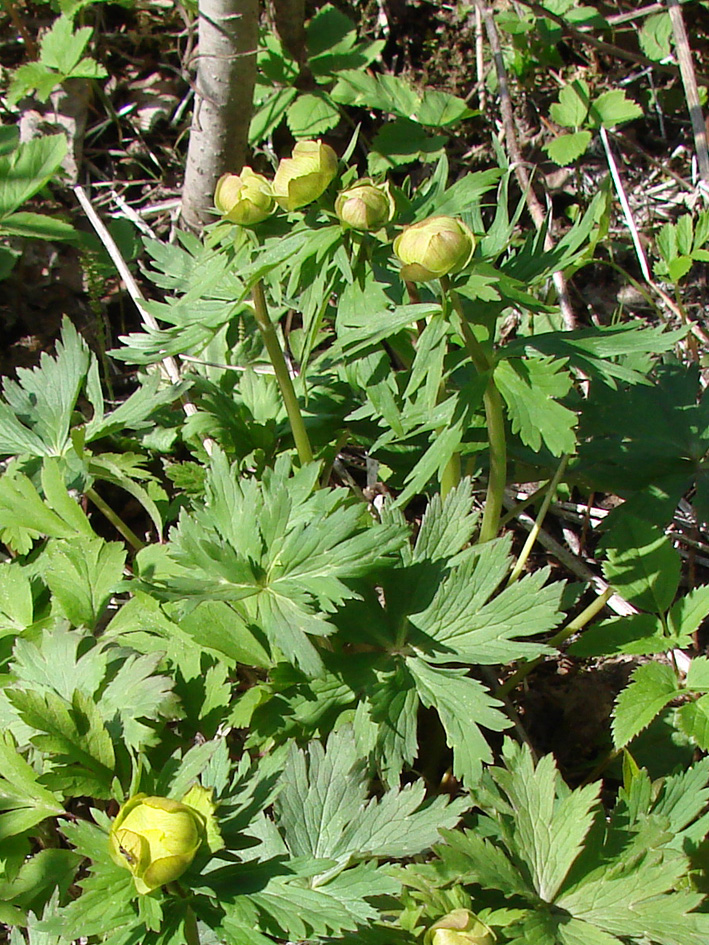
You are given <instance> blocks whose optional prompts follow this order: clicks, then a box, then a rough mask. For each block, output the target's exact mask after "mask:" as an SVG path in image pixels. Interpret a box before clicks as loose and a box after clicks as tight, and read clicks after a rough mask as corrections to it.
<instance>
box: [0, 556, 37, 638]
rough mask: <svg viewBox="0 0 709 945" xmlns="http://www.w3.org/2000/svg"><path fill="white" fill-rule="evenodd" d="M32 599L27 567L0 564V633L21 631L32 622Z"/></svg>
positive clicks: (6, 562)
mask: <svg viewBox="0 0 709 945" xmlns="http://www.w3.org/2000/svg"><path fill="white" fill-rule="evenodd" d="M33 617H34V600H33V597H32V584H31V582H30V578H29V574H28V572H27V569H25V568H23V567H22V566H21V565H20V564H18V563H13V562H11V561H3V562H2V563H1V564H0V635H4V634H5V633H8V632H9V633H13V632H17V633H22V632H23V630H25V629H27V627H29V625H30V624H31V623H32V620H33Z"/></svg>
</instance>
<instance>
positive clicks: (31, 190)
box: [0, 135, 67, 374]
mask: <svg viewBox="0 0 709 945" xmlns="http://www.w3.org/2000/svg"><path fill="white" fill-rule="evenodd" d="M66 149H67V143H66V138H65V137H64V135H48V136H47V137H44V138H33V139H32V140H31V141H27V142H25V143H23V144H20V145H19V146H18V147H17V148H16V149H15V150H14V151H12V152H11V153H10V154H6V155H3V156H2V157H0V221H2V219H3V218H4V217H6V216H8V215H9V214H11V213H14V212H15V210H18V209H19V207H21V206H22V204H23V203H24V202H25V201H26V200H29V199H30V197H33V196H34V195H35V194H36V193H37V191H38V190H41V189H42V187H44V185H45V184H46V183H47V181H48V180H50V178H51V177H53V176H54V174H55V173H56V171H57V170H58V168H59V165H60V164H61V162H62V160H63V158H64V155H65V154H66ZM45 357H46V356H45ZM18 374H19V370H18Z"/></svg>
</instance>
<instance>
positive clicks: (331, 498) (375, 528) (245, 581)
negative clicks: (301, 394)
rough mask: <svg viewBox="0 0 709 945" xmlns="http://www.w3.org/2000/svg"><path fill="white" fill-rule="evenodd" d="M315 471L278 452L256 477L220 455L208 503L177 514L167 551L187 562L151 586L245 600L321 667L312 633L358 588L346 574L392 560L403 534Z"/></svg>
mask: <svg viewBox="0 0 709 945" xmlns="http://www.w3.org/2000/svg"><path fill="white" fill-rule="evenodd" d="M318 471H319V468H318V466H317V464H310V465H309V466H306V467H303V468H302V469H300V470H299V471H297V472H295V473H293V474H291V468H290V462H289V460H288V458H287V457H286V456H282V457H280V458H279V460H278V461H277V462H276V467H275V469H274V470H270V471H267V472H266V473H265V475H264V478H263V481H262V482H261V483H258V482H257V481H256V480H254V479H247V478H242V479H239V478H237V475H235V473H234V472H232V470H231V469H230V467H229V464H228V463H227V461H226V459H225V457H224V456H223V455H222V454H216V455H215V456H214V458H213V461H212V467H211V470H210V475H209V477H208V480H207V483H206V500H205V502H204V504H202V505H195V508H194V511H193V512H192V513H189V514H187V513H183V514H182V515H181V517H180V523H179V526H178V528H177V529H175V530H174V531H173V533H172V535H171V539H172V540H171V545H170V553H171V555H172V557H173V558H174V559H175V560H176V561H177V563H178V564H180V565H181V566H182V567H183V568H184V569H185V570H184V572H183V574H181V575H179V576H177V575H175V576H174V577H172V576H167V577H166V579H165V580H164V582H155V583H154V584H153V587H154V588H155V591H156V593H159V594H161V595H163V596H164V597H166V598H167V599H173V600H179V599H184V598H191V599H192V601H193V603H196V602H197V601H199V600H227V601H232V602H235V601H243V602H244V603H243V604H242V607H244V611H242V613H244V614H245V615H246V616H247V619H248V620H251V621H253V623H254V624H255V626H257V627H260V628H261V629H262V630H263V632H264V633H265V635H266V637H267V638H268V639H269V641H270V642H271V643H272V644H273V645H275V646H276V647H278V648H279V649H280V650H281V651H282V652H283V653H284V655H285V656H286V657H288V658H289V659H292V660H294V661H295V662H297V663H298V664H299V665H300V666H301V668H302V669H304V670H305V671H306V672H309V673H316V672H318V671H319V670H320V667H321V664H320V658H319V656H318V654H317V652H316V650H315V648H314V647H313V645H312V643H311V642H310V640H309V639H308V636H309V635H315V636H322V635H328V634H330V633H332V632H333V629H334V627H333V625H332V624H331V623H330V621H329V618H328V614H330V613H331V612H332V611H333V609H334V608H335V607H336V606H337V605H338V604H340V603H342V602H343V601H344V600H347V599H350V598H352V597H354V596H356V592H355V591H354V590H352V589H351V588H350V587H349V585H348V584H347V583H346V581H347V580H351V579H353V578H355V577H361V576H364V575H365V574H367V573H368V572H369V571H371V570H373V569H374V568H378V567H381V566H386V565H387V564H393V563H394V560H393V558H392V557H391V556H392V555H393V553H394V552H395V551H396V550H397V549H398V548H399V547H401V545H402V543H403V542H404V541H405V539H406V531H405V529H404V528H403V527H401V526H394V525H379V524H376V523H373V522H372V520H371V518H369V517H368V516H366V514H364V510H363V508H362V507H361V506H359V505H357V504H355V503H352V502H351V501H349V497H348V496H347V495H346V493H345V491H344V490H327V489H321V490H318V491H313V490H314V487H315V482H316V478H317V475H318ZM346 500H347V501H346ZM160 583H162V586H160Z"/></svg>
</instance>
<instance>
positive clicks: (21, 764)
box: [0, 732, 64, 842]
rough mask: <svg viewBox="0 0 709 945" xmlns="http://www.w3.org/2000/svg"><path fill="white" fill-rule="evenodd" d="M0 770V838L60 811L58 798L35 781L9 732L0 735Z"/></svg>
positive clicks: (24, 829) (12, 834)
mask: <svg viewBox="0 0 709 945" xmlns="http://www.w3.org/2000/svg"><path fill="white" fill-rule="evenodd" d="M0 772H1V774H0V810H1V811H2V813H0V842H1V841H3V840H6V839H7V838H8V837H11V836H14V835H16V834H20V833H23V832H24V831H26V830H30V829H31V828H32V827H34V826H36V825H37V824H39V823H41V822H42V821H43V820H45V819H46V818H47V817H57V816H58V815H60V814H63V813H64V808H63V806H62V804H61V801H60V799H59V798H58V797H57V796H56V795H55V794H54V793H53V792H52V791H49V790H47V789H46V788H45V787H43V786H42V785H41V784H39V783H38V781H37V778H38V775H37V772H36V771H35V770H34V768H33V767H32V766H31V765H30V764H28V763H27V761H25V759H24V758H23V757H22V755H21V754H20V753H19V751H18V750H17V744H16V743H15V739H14V738H13V736H12V734H11V733H10V732H5V733H4V734H3V735H2V736H0Z"/></svg>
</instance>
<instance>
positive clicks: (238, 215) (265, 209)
mask: <svg viewBox="0 0 709 945" xmlns="http://www.w3.org/2000/svg"><path fill="white" fill-rule="evenodd" d="M214 205H215V206H216V208H217V210H218V211H219V212H220V213H221V214H222V216H223V217H224V219H225V220H229V221H230V222H231V223H238V224H239V225H240V226H253V224H254V223H260V222H261V221H262V220H265V219H266V217H269V216H270V215H271V214H272V213H273V210H274V208H275V206H276V204H275V201H274V199H273V193H272V192H271V184H270V183H269V181H267V180H266V178H265V177H264V176H263V175H262V174H255V173H254V172H253V171H252V170H251V168H250V167H244V168H243V169H242V171H241V174H224V175H223V177H220V178H219V180H218V181H217V188H216V190H215V191H214Z"/></svg>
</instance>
